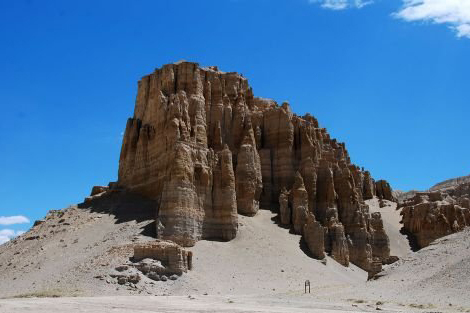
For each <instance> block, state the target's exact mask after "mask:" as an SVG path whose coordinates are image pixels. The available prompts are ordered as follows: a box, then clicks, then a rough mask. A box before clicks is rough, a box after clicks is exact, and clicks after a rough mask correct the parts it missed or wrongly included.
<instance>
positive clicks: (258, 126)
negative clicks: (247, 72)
mask: <svg viewBox="0 0 470 313" xmlns="http://www.w3.org/2000/svg"><path fill="white" fill-rule="evenodd" d="M118 184H119V185H120V186H121V187H124V188H126V189H129V190H131V191H134V192H137V193H140V194H142V195H144V196H147V197H150V198H152V199H155V200H157V202H158V207H157V208H156V218H157V234H158V237H159V238H161V239H166V240H172V241H174V242H176V243H178V244H181V245H183V246H191V245H194V243H195V242H196V241H198V240H200V239H217V240H231V239H233V238H234V237H235V236H236V233H237V213H240V214H244V215H249V216H251V215H255V214H256V212H257V211H258V210H259V209H260V208H264V209H272V210H279V211H280V223H281V224H285V225H290V226H292V228H293V230H294V232H296V233H298V234H301V235H303V236H304V239H305V240H306V242H307V244H308V246H309V248H310V250H312V254H313V255H314V256H316V257H317V258H322V257H323V255H324V252H326V253H330V254H331V255H332V256H333V257H334V258H335V259H336V260H338V262H340V263H342V264H344V265H347V264H349V261H351V262H353V263H355V264H357V265H359V266H360V267H362V268H363V269H365V270H367V271H369V272H375V271H376V266H375V265H374V264H376V263H377V262H379V263H380V262H381V261H382V260H384V259H386V258H388V251H389V249H388V241H387V240H386V235H385V233H384V232H383V228H382V224H381V223H379V222H377V219H378V220H380V217H374V218H373V217H371V215H370V213H369V210H368V207H367V205H366V204H365V203H364V199H369V198H371V197H373V196H376V195H377V193H378V192H377V191H379V194H378V195H379V196H380V197H382V198H387V197H389V198H390V199H389V200H392V198H391V189H390V192H388V190H386V188H389V185H388V184H386V183H380V184H376V183H375V181H374V180H373V179H372V178H371V176H370V174H369V173H368V172H365V171H364V170H361V169H360V168H359V167H358V166H355V165H354V164H352V163H351V161H350V158H349V155H348V152H347V150H346V148H345V144H344V143H339V142H337V141H336V140H335V139H332V138H330V135H329V134H328V133H327V131H326V129H324V128H321V127H320V126H319V124H318V121H317V120H316V119H315V118H314V117H313V116H311V115H309V114H307V115H305V116H303V117H300V116H297V115H296V114H294V113H293V112H292V111H291V109H290V107H289V104H288V103H283V104H282V105H278V104H277V103H276V102H274V101H273V100H267V99H263V98H257V97H255V96H254V95H253V90H252V89H251V87H250V86H249V84H248V81H247V80H246V79H245V78H244V77H243V76H242V75H239V74H237V73H224V72H221V71H219V70H218V69H217V68H216V67H209V68H201V67H199V65H198V64H196V63H190V62H181V63H176V64H168V65H165V66H163V67H162V68H161V69H157V70H156V71H155V72H154V73H152V74H150V75H148V76H145V77H143V78H142V80H141V81H140V82H139V84H138V92H137V100H136V104H135V110H134V116H133V117H132V118H130V119H129V120H128V122H127V126H126V130H125V134H124V139H123V145H122V150H121V157H120V162H119V182H118ZM378 187H380V188H378ZM384 187H386V188H385V189H384Z"/></svg>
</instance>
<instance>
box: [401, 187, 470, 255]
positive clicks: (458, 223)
mask: <svg viewBox="0 0 470 313" xmlns="http://www.w3.org/2000/svg"><path fill="white" fill-rule="evenodd" d="M400 206H401V207H402V211H401V215H402V216H403V219H402V222H403V228H404V230H405V231H407V232H408V233H410V234H411V235H412V236H413V237H414V239H415V240H416V244H417V246H418V247H417V248H424V247H426V246H428V245H429V244H430V243H431V242H432V241H434V240H435V239H437V238H440V237H443V236H446V235H449V234H452V233H455V232H458V231H461V230H462V229H463V228H465V227H466V226H470V183H462V184H453V185H449V186H447V185H445V186H444V188H443V189H434V191H429V192H417V193H416V194H415V196H414V197H413V198H411V199H408V200H406V201H405V202H404V203H402V204H400Z"/></svg>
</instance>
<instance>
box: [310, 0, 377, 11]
mask: <svg viewBox="0 0 470 313" xmlns="http://www.w3.org/2000/svg"><path fill="white" fill-rule="evenodd" d="M309 2H310V3H319V4H320V5H321V7H322V8H325V9H330V10H344V9H350V8H357V9H360V8H362V7H364V6H366V5H368V4H371V3H373V2H374V1H373V0H309Z"/></svg>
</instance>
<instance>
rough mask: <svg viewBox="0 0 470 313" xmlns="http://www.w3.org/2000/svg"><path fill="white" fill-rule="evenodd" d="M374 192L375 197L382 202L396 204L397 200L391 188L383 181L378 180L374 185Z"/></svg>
mask: <svg viewBox="0 0 470 313" xmlns="http://www.w3.org/2000/svg"><path fill="white" fill-rule="evenodd" d="M375 190H376V194H377V197H379V199H383V200H389V201H393V202H397V199H396V198H395V196H394V195H393V190H392V187H390V184H389V183H388V182H387V181H385V180H379V181H377V182H376V183H375Z"/></svg>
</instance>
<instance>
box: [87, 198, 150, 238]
mask: <svg viewBox="0 0 470 313" xmlns="http://www.w3.org/2000/svg"><path fill="white" fill-rule="evenodd" d="M78 207H79V208H80V209H83V210H89V211H90V212H95V213H101V214H109V215H114V216H115V217H116V224H120V223H125V222H129V221H136V222H137V223H140V222H144V221H149V220H153V222H152V223H149V224H148V225H146V226H145V227H144V228H143V230H142V233H141V234H142V235H145V236H151V237H156V229H155V219H156V216H157V208H158V205H157V201H155V200H151V199H148V198H144V197H142V196H140V195H137V194H133V193H130V192H126V191H111V192H105V193H103V194H102V195H100V196H95V197H93V198H91V199H89V200H87V201H85V202H83V203H80V204H79V205H78Z"/></svg>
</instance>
